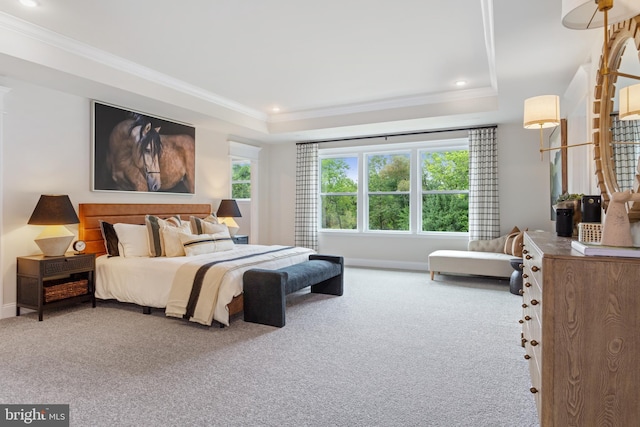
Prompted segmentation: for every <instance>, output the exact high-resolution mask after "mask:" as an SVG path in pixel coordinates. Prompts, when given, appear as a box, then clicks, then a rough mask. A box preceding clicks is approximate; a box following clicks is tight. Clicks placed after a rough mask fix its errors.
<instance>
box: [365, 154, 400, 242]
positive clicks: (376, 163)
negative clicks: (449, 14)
mask: <svg viewBox="0 0 640 427" xmlns="http://www.w3.org/2000/svg"><path fill="white" fill-rule="evenodd" d="M366 157H367V177H368V179H367V183H368V189H369V191H368V193H367V199H368V204H367V205H368V213H369V215H368V218H369V227H368V229H369V230H405V231H406V230H409V223H410V221H409V215H410V208H409V207H410V196H411V155H410V153H394V154H373V155H367V156H366Z"/></svg>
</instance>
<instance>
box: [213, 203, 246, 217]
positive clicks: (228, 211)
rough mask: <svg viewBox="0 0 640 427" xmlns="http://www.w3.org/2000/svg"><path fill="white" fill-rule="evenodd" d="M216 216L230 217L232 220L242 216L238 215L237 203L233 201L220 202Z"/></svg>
mask: <svg viewBox="0 0 640 427" xmlns="http://www.w3.org/2000/svg"><path fill="white" fill-rule="evenodd" d="M216 215H217V216H218V217H220V218H225V217H232V218H240V217H242V214H241V213H240V208H238V203H236V201H235V200H233V199H224V200H222V201H221V202H220V206H219V207H218V212H216Z"/></svg>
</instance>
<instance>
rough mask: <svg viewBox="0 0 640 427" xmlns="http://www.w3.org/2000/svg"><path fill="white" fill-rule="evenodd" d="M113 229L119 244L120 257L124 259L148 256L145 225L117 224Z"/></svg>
mask: <svg viewBox="0 0 640 427" xmlns="http://www.w3.org/2000/svg"><path fill="white" fill-rule="evenodd" d="M113 228H114V230H115V231H116V234H117V235H118V241H119V242H120V249H121V251H120V255H122V256H124V257H125V258H131V257H148V256H149V239H148V233H147V227H146V226H145V225H138V224H122V223H118V224H114V225H113Z"/></svg>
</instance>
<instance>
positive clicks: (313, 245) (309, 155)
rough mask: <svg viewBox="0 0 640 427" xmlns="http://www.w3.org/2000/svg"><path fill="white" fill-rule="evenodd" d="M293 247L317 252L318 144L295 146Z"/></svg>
mask: <svg viewBox="0 0 640 427" xmlns="http://www.w3.org/2000/svg"><path fill="white" fill-rule="evenodd" d="M295 245H296V246H302V247H306V248H310V249H314V250H318V144H317V143H305V144H298V145H297V157H296V218H295Z"/></svg>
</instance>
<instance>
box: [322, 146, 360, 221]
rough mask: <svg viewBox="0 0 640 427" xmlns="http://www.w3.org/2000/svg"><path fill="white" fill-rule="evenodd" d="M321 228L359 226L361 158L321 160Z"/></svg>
mask: <svg viewBox="0 0 640 427" xmlns="http://www.w3.org/2000/svg"><path fill="white" fill-rule="evenodd" d="M320 205H321V207H322V208H321V212H322V214H321V217H322V220H321V221H322V225H321V228H327V229H338V230H355V229H356V228H357V227H358V217H357V212H358V157H335V158H323V159H321V160H320Z"/></svg>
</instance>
